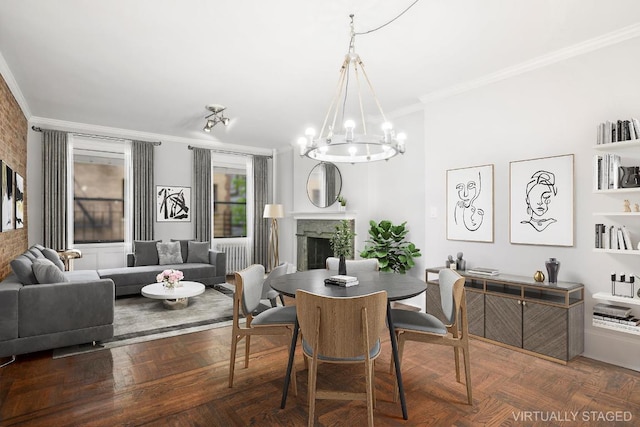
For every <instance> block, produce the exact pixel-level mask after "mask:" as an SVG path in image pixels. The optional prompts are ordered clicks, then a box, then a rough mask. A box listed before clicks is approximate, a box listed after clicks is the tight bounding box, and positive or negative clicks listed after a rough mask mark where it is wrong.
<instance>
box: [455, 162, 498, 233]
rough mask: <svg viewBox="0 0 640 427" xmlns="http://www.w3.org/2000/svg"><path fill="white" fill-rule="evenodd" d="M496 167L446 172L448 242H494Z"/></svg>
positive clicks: (487, 166) (478, 167)
mask: <svg viewBox="0 0 640 427" xmlns="http://www.w3.org/2000/svg"><path fill="white" fill-rule="evenodd" d="M493 218H494V215H493V165H483V166H473V167H467V168H461V169H449V170H447V239H448V240H467V241H473V242H493V234H494V230H493V227H494V224H493Z"/></svg>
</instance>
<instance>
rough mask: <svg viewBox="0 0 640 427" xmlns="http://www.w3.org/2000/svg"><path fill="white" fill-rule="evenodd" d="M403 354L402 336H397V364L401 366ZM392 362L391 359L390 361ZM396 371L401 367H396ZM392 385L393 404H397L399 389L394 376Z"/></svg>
mask: <svg viewBox="0 0 640 427" xmlns="http://www.w3.org/2000/svg"><path fill="white" fill-rule="evenodd" d="M403 353H404V335H402V334H400V335H399V336H398V362H400V364H401V365H402V354H403ZM391 361H392V362H393V358H392V359H391ZM396 369H401V366H396ZM393 383H394V384H395V385H394V387H393V402H394V403H395V402H397V401H398V398H399V397H400V389H399V388H398V377H396V376H394V379H393Z"/></svg>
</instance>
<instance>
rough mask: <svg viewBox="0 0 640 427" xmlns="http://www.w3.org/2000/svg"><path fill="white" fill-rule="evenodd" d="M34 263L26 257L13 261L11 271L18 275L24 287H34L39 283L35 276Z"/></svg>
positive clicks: (21, 256) (18, 257) (22, 256)
mask: <svg viewBox="0 0 640 427" xmlns="http://www.w3.org/2000/svg"><path fill="white" fill-rule="evenodd" d="M31 256H33V255H31ZM32 263H33V261H31V260H30V259H29V258H27V256H26V255H20V256H17V257H16V258H15V259H14V260H13V261H11V269H12V270H13V272H14V273H16V276H18V280H20V282H21V283H22V284H23V285H33V284H35V283H38V281H37V280H36V276H34V275H33V269H32V268H31V264H32Z"/></svg>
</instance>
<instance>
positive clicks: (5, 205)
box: [0, 161, 15, 231]
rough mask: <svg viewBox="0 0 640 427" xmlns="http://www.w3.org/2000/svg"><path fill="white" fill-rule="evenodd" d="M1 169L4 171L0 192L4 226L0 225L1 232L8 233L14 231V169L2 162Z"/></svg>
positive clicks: (0, 163)
mask: <svg viewBox="0 0 640 427" xmlns="http://www.w3.org/2000/svg"><path fill="white" fill-rule="evenodd" d="M0 168H1V169H2V173H1V174H2V183H1V185H2V189H1V190H0V193H1V194H0V196H1V197H2V208H1V209H0V210H1V211H2V214H1V218H2V224H0V230H1V231H8V230H13V229H14V224H15V222H14V217H13V208H14V204H15V201H14V197H15V194H14V191H13V169H11V167H9V165H8V164H7V163H6V162H4V161H2V162H0Z"/></svg>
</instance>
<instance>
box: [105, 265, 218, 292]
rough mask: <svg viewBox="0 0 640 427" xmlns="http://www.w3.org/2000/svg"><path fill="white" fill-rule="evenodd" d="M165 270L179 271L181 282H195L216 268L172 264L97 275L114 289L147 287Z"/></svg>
mask: <svg viewBox="0 0 640 427" xmlns="http://www.w3.org/2000/svg"><path fill="white" fill-rule="evenodd" d="M166 269H174V270H180V271H182V273H183V274H184V279H183V280H192V281H196V282H197V281H199V280H200V279H206V278H209V277H214V276H215V275H216V267H215V266H213V265H211V264H208V263H207V264H174V265H167V266H162V267H159V266H157V265H156V266H153V265H146V266H143V267H128V268H109V269H103V270H98V274H99V275H100V278H101V279H111V280H113V282H114V283H115V285H116V288H118V287H119V286H131V285H149V284H151V283H156V276H157V275H158V273H160V272H162V271H163V270H166ZM116 293H117V291H116Z"/></svg>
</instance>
